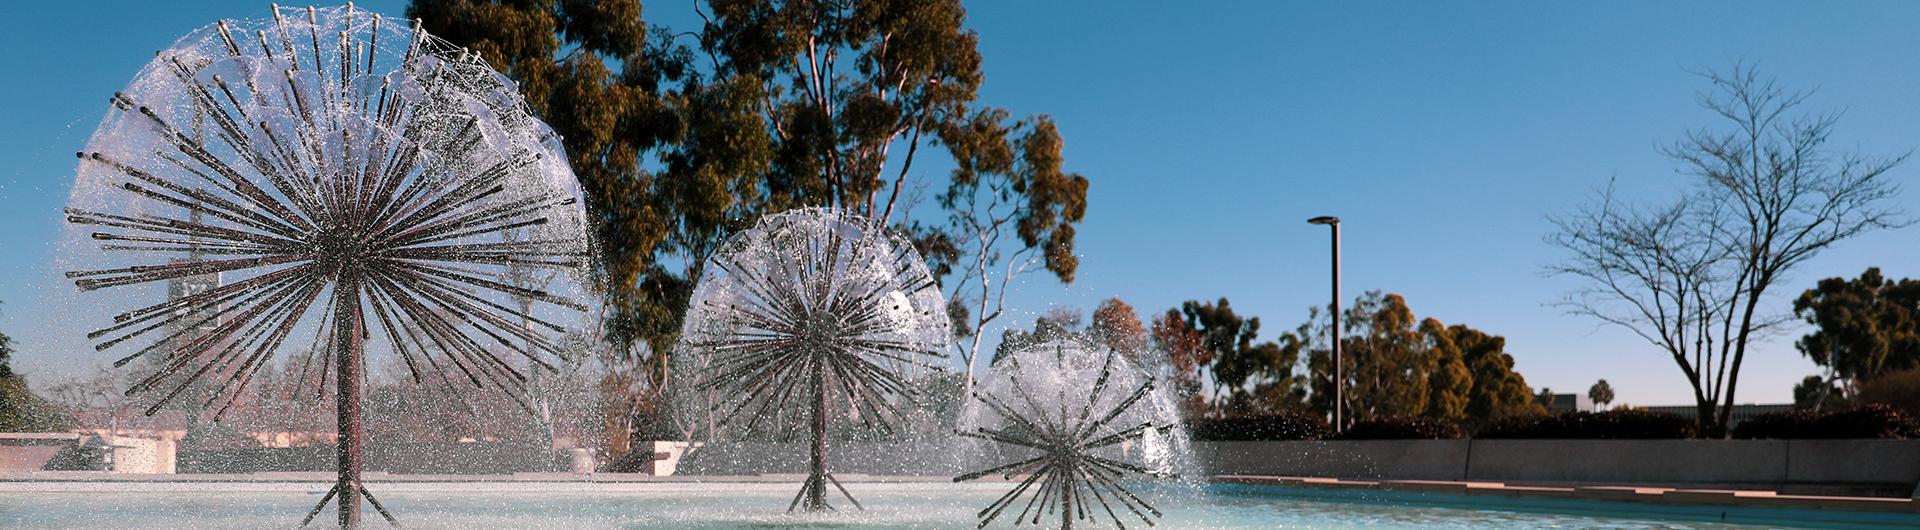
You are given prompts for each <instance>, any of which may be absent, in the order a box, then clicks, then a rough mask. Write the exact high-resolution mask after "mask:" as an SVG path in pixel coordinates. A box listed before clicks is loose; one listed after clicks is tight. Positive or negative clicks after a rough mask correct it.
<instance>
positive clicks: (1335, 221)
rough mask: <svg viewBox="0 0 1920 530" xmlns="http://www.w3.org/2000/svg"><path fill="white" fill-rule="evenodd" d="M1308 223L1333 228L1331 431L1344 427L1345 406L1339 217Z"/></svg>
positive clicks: (1313, 219) (1309, 221)
mask: <svg viewBox="0 0 1920 530" xmlns="http://www.w3.org/2000/svg"><path fill="white" fill-rule="evenodd" d="M1307 222H1308V223H1312V224H1317V225H1327V226H1329V227H1332V228H1333V327H1332V328H1329V329H1328V330H1327V335H1328V340H1329V341H1330V342H1332V343H1333V432H1340V431H1342V430H1344V429H1345V427H1346V423H1345V422H1343V421H1341V420H1343V419H1344V418H1342V417H1341V416H1342V415H1341V414H1340V409H1342V408H1345V404H1346V396H1344V395H1343V394H1344V393H1345V389H1344V387H1346V386H1347V385H1346V382H1347V381H1346V376H1345V375H1344V374H1343V373H1342V372H1343V371H1344V368H1345V366H1344V365H1345V364H1346V363H1345V362H1344V359H1342V358H1341V356H1340V218H1339V217H1334V216H1331V215H1322V216H1319V217H1315V218H1312V219H1308V220H1307Z"/></svg>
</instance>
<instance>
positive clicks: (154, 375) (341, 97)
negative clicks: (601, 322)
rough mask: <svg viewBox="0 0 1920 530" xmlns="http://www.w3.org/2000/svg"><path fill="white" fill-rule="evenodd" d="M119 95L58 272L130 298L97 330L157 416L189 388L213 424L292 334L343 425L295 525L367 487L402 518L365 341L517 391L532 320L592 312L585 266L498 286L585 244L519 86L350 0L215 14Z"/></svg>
mask: <svg viewBox="0 0 1920 530" xmlns="http://www.w3.org/2000/svg"><path fill="white" fill-rule="evenodd" d="M111 103H112V110H110V111H109V113H108V116H107V118H106V119H105V120H104V121H103V123H102V124H101V125H100V128H99V129H98V131H96V132H95V134H94V136H93V137H92V139H91V140H90V141H89V142H88V145H87V150H86V151H84V152H82V153H80V158H81V162H80V167H79V174H78V177H77V181H76V185H75V189H76V191H75V193H74V199H73V201H72V204H71V205H70V207H69V208H67V209H66V213H67V221H68V222H69V223H72V224H73V225H75V226H76V227H77V228H78V230H75V231H73V232H75V233H76V234H79V235H78V236H77V237H79V238H84V239H82V240H81V241H82V243H83V244H81V245H76V246H70V248H71V249H72V250H70V251H69V252H68V254H69V255H68V256H66V258H67V259H68V260H69V261H70V262H72V263H73V265H72V266H73V267H74V270H72V271H71V272H68V273H67V276H68V277H69V278H71V279H73V281H74V283H75V285H77V286H78V287H79V288H80V290H82V291H105V292H97V293H89V294H87V295H85V299H86V300H88V301H89V303H90V304H92V305H101V304H104V303H108V302H109V301H111V303H115V304H124V305H123V306H122V307H126V308H128V309H126V310H125V311H124V312H120V313H118V314H115V315H114V316H113V318H112V322H111V323H109V324H107V325H105V326H104V327H101V328H99V329H97V330H95V331H93V332H91V333H89V334H88V337H89V338H90V339H92V340H94V341H95V349H97V350H100V351H114V352H117V353H116V354H117V355H120V358H119V360H118V361H117V362H116V363H115V364H116V365H120V366H124V365H126V364H128V363H131V362H134V361H136V360H145V361H146V362H145V363H144V364H143V366H150V367H152V371H151V373H150V374H148V375H146V376H145V377H143V378H141V379H140V380H139V381H138V382H137V383H136V384H134V385H133V386H132V388H129V389H128V390H127V392H128V395H130V396H136V395H137V396H143V397H148V398H150V399H151V400H152V403H151V406H150V408H148V409H147V413H148V414H153V413H154V412H155V411H157V410H159V409H160V408H161V407H162V406H163V405H166V404H168V403H171V402H175V401H178V400H182V399H184V398H186V397H188V396H193V400H194V401H195V402H197V403H196V404H197V405H200V406H202V407H205V408H206V409H208V410H211V411H213V414H214V416H215V418H216V419H217V418H218V417H219V415H220V414H222V413H224V412H225V411H226V410H227V408H228V407H230V406H232V405H233V404H234V402H235V401H236V400H237V399H240V398H241V396H242V394H243V391H244V390H245V389H246V387H247V384H248V381H249V380H250V378H252V377H253V376H254V374H255V373H257V372H259V371H260V370H261V369H262V368H263V367H265V366H268V365H269V364H271V363H272V361H273V358H274V356H275V354H276V353H279V352H281V351H297V350H298V349H299V348H301V347H306V350H305V352H304V354H303V355H302V354H296V355H292V356H291V358H289V359H287V362H297V363H299V364H300V366H302V370H301V374H302V377H303V379H305V380H310V381H312V382H313V384H314V386H315V388H324V387H325V385H326V384H327V382H328V381H331V382H332V384H333V386H334V388H335V399H336V401H335V403H336V408H337V412H338V417H337V420H338V427H339V430H338V440H337V441H338V448H337V453H338V471H339V473H338V479H337V481H336V482H335V484H334V486H333V489H332V490H331V491H330V492H329V493H328V494H327V495H326V497H325V498H323V499H322V500H321V501H320V505H319V506H315V507H314V510H313V512H311V513H309V514H308V515H307V520H308V521H311V520H312V518H313V516H314V515H315V514H317V513H319V511H320V510H321V509H322V508H323V507H324V506H326V504H328V502H329V501H330V500H332V499H337V500H338V509H339V523H340V525H341V526H344V527H351V526H355V525H356V524H357V523H358V521H359V518H360V511H361V510H360V501H361V499H362V498H365V499H366V500H367V501H369V502H370V503H372V505H373V506H374V507H375V508H376V509H377V510H379V512H380V513H381V515H382V516H385V517H386V518H387V519H388V520H389V521H393V516H392V515H391V514H390V513H389V512H388V511H387V510H386V509H385V508H384V507H382V506H381V505H380V503H379V502H378V501H376V500H374V497H373V495H372V493H371V492H369V491H367V489H366V488H365V487H364V486H363V485H362V484H361V483H360V469H361V452H362V447H363V446H364V444H365V440H364V439H363V438H364V435H363V429H362V426H361V401H362V398H361V386H362V384H363V379H364V378H365V377H367V372H366V370H365V363H366V361H365V355H366V354H367V353H368V352H369V351H385V352H391V353H392V354H395V355H397V356H398V357H399V358H400V359H401V360H402V361H404V363H405V366H406V370H407V372H408V373H407V374H406V375H407V376H409V377H411V378H412V379H413V380H414V381H416V382H423V383H429V384H438V386H441V387H443V388H446V389H449V391H450V392H455V391H454V390H452V389H454V388H468V389H482V388H485V389H492V390H495V391H501V392H506V393H507V394H509V395H513V396H516V399H518V396H519V395H520V394H522V393H524V391H525V387H526V384H527V380H528V372H529V371H531V370H539V369H551V368H552V364H553V363H551V362H550V359H556V358H558V357H559V356H560V355H561V350H560V349H559V348H558V347H557V346H556V344H555V343H554V342H553V341H551V340H549V339H548V338H547V337H548V335H547V334H546V333H547V332H559V331H561V330H562V326H561V325H560V324H559V323H558V322H561V321H564V320H565V319H567V318H573V317H577V316H578V315H579V314H578V311H584V310H585V309H586V308H585V307H584V306H582V305H580V304H578V303H576V302H574V301H572V300H571V298H572V297H573V296H572V295H577V294H579V291H578V289H579V287H578V285H579V284H578V282H577V281H568V282H564V283H566V284H567V285H566V286H560V287H544V288H531V287H527V286H522V285H515V284H514V283H512V282H511V280H509V279H508V278H507V276H508V272H509V269H510V268H513V269H516V270H522V271H524V270H527V269H528V268H535V269H539V268H547V269H554V270H561V271H568V272H569V273H570V274H562V275H559V276H562V277H566V278H570V279H571V278H577V276H575V275H573V274H571V273H572V272H574V271H577V270H578V269H579V268H580V267H581V265H582V263H583V262H584V261H585V260H586V258H587V253H588V244H587V243H586V240H585V239H584V236H583V234H584V230H583V229H582V226H583V225H582V223H583V221H584V212H583V211H582V209H581V206H580V204H579V202H578V200H577V197H578V196H579V194H578V191H577V190H576V189H575V188H574V179H573V175H572V174H571V172H570V170H569V169H568V168H567V166H566V165H565V162H564V160H565V157H564V156H562V153H561V150H560V147H559V144H558V139H557V138H555V137H554V135H553V134H552V132H551V131H550V130H549V129H548V128H547V127H546V126H545V125H544V124H542V123H540V122H539V121H538V120H536V119H534V118H533V117H531V116H530V115H529V114H528V111H527V108H526V105H525V103H524V102H523V101H522V100H521V99H520V97H519V95H518V93H517V91H516V89H515V86H514V85H513V83H512V82H511V81H508V80H507V79H506V78H504V77H502V76H501V75H499V74H498V73H496V72H494V71H493V70H491V69H490V68H488V67H487V66H486V65H485V64H484V63H482V62H481V61H479V60H478V58H477V57H476V56H472V55H469V54H467V53H466V52H465V51H463V50H461V49H458V48H456V47H453V46H451V45H449V44H447V43H446V42H444V41H441V40H438V39H436V38H434V37H431V36H429V35H427V34H426V33H424V32H422V31H420V30H419V29H418V28H417V27H411V25H410V24H408V23H406V22H404V21H397V20H395V19H390V18H384V17H381V16H379V15H375V14H372V13H367V12H365V11H357V10H355V9H354V8H353V6H352V5H348V6H346V7H343V8H322V9H314V8H304V9H282V8H280V7H278V6H275V7H274V12H273V17H272V18H271V19H265V20H252V21H221V22H219V23H217V24H214V25H211V26H207V27H204V28H201V29H200V30H198V31H195V32H193V33H192V34H189V35H188V36H186V37H185V38H182V39H181V40H180V41H178V42H177V43H176V44H175V45H174V46H173V47H172V48H170V49H167V50H162V51H160V52H159V53H158V55H157V56H156V57H155V58H154V59H153V60H152V61H151V62H149V63H148V64H147V66H146V67H145V68H143V69H142V70H141V71H140V73H139V75H138V76H137V77H136V78H135V79H134V80H133V82H132V83H131V84H130V85H128V87H127V88H126V90H124V91H122V92H120V93H117V94H114V95H113V97H112V99H111ZM75 247H77V248H75ZM162 286H164V287H165V289H162ZM116 296H117V298H115V297H116ZM528 300H531V301H535V302H538V303H537V304H532V305H525V304H524V302H526V301H528ZM189 388H210V389H211V390H210V391H205V392H188V389H189ZM319 395H321V394H320V393H318V392H316V394H315V396H319ZM303 524H304V523H303Z"/></svg>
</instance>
